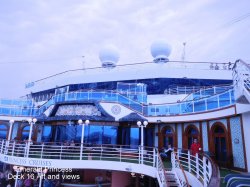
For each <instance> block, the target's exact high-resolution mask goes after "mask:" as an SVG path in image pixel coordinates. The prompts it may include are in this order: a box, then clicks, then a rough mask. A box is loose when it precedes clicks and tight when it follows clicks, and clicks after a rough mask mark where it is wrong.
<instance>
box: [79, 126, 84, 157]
mask: <svg viewBox="0 0 250 187" xmlns="http://www.w3.org/2000/svg"><path fill="white" fill-rule="evenodd" d="M82 128H84V127H82ZM80 145H81V147H80V160H82V151H83V144H82V143H81V144H80Z"/></svg>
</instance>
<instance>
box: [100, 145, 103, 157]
mask: <svg viewBox="0 0 250 187" xmlns="http://www.w3.org/2000/svg"><path fill="white" fill-rule="evenodd" d="M102 150H103V149H102V144H101V156H100V160H102Z"/></svg>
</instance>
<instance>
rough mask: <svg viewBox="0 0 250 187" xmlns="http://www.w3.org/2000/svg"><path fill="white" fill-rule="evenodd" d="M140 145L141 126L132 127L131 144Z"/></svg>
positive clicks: (132, 145)
mask: <svg viewBox="0 0 250 187" xmlns="http://www.w3.org/2000/svg"><path fill="white" fill-rule="evenodd" d="M137 145H139V128H131V129H130V146H131V147H137Z"/></svg>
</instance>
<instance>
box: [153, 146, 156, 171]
mask: <svg viewBox="0 0 250 187" xmlns="http://www.w3.org/2000/svg"><path fill="white" fill-rule="evenodd" d="M155 151H156V150H155V148H153V167H155V166H156V165H155V155H156V154H155Z"/></svg>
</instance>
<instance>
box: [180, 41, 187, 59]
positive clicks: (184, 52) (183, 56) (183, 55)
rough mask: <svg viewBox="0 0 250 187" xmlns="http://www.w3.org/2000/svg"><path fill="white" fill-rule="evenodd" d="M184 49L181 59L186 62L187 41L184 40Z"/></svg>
mask: <svg viewBox="0 0 250 187" xmlns="http://www.w3.org/2000/svg"><path fill="white" fill-rule="evenodd" d="M182 44H183V51H182V55H181V61H182V62H185V57H186V42H183V43H182Z"/></svg>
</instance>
